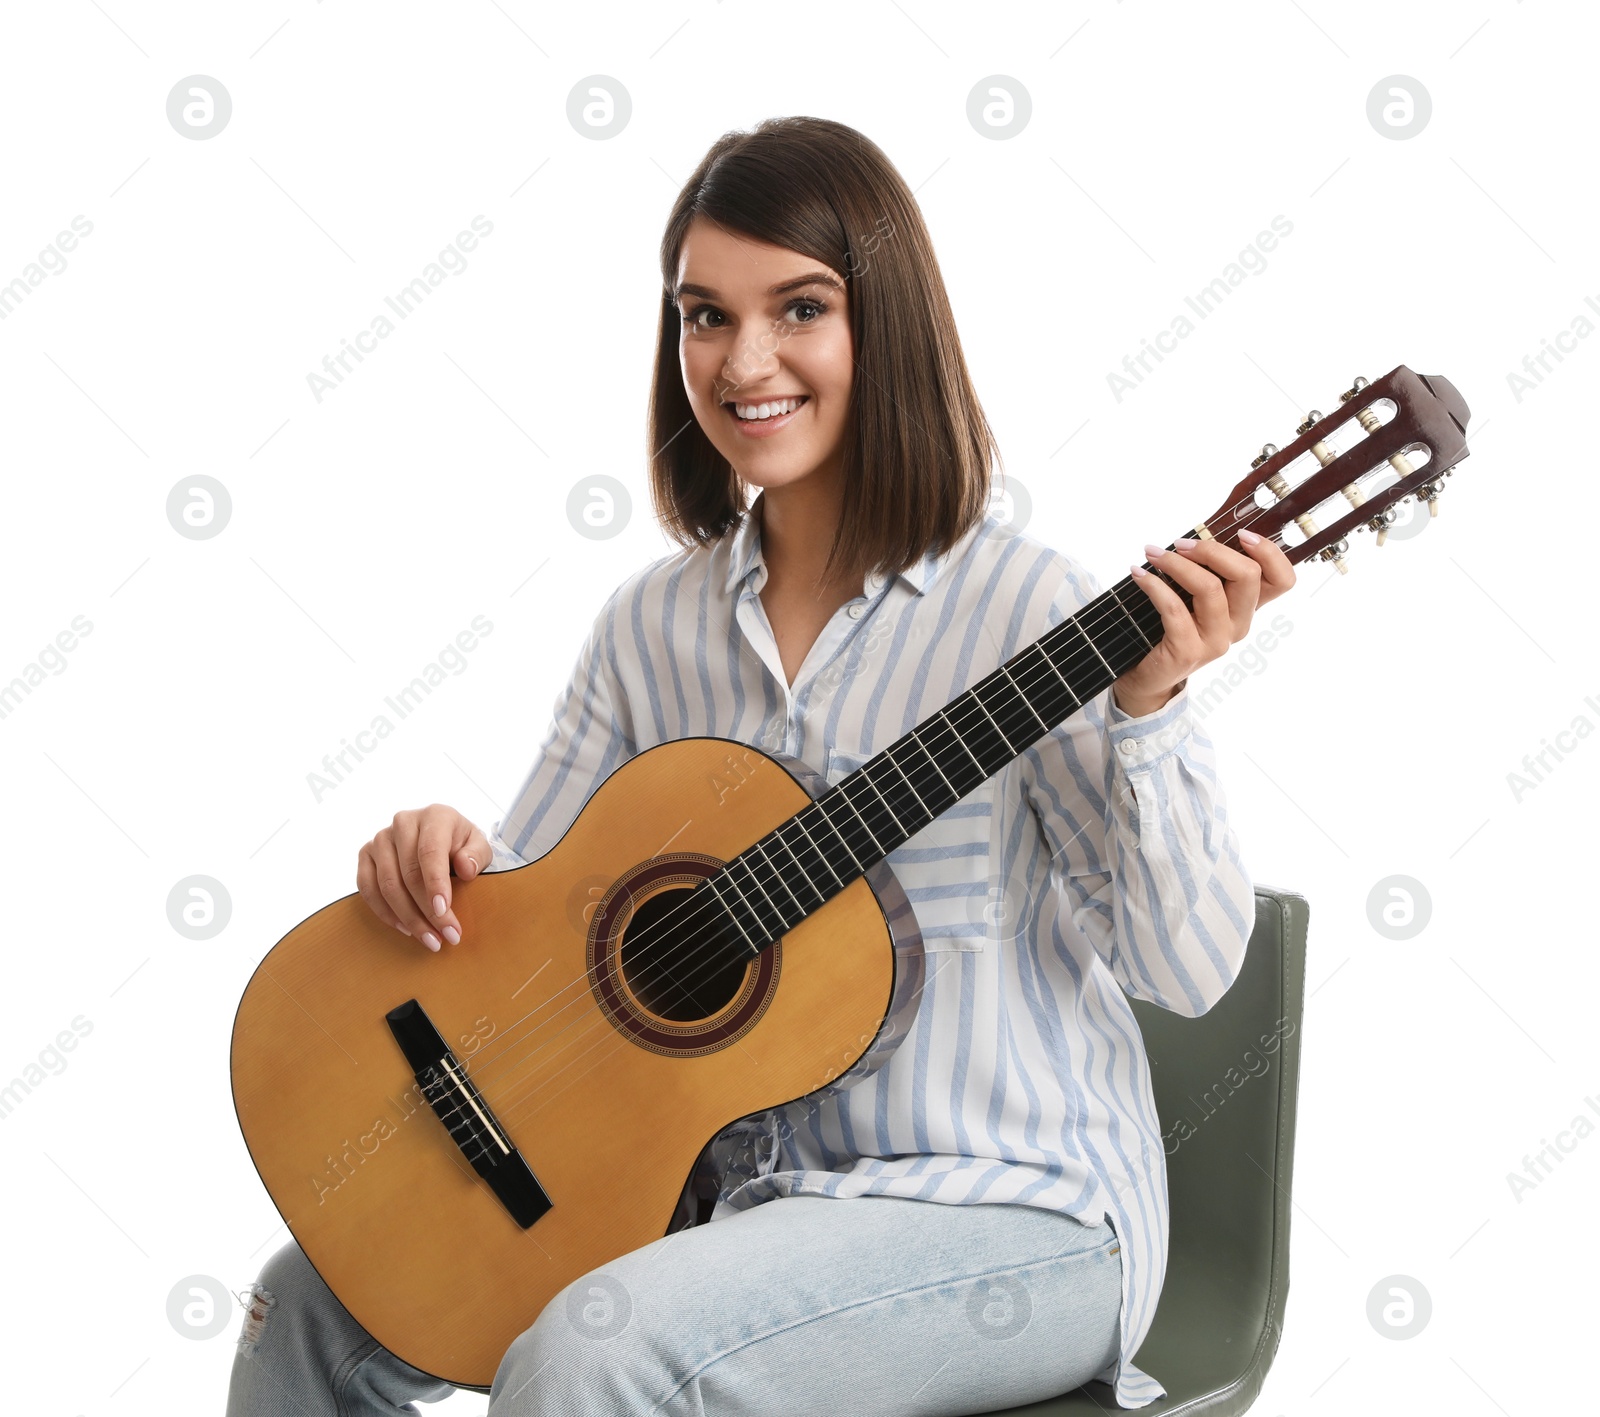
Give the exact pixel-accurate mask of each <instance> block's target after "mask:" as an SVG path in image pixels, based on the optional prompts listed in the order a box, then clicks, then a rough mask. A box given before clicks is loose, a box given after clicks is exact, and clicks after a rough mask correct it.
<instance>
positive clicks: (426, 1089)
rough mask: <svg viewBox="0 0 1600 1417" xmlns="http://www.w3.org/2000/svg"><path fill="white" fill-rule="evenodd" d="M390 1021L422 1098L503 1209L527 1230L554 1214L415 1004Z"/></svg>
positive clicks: (456, 1061) (406, 1005)
mask: <svg viewBox="0 0 1600 1417" xmlns="http://www.w3.org/2000/svg"><path fill="white" fill-rule="evenodd" d="M384 1018H385V1019H386V1020H387V1021H388V1024H389V1030H390V1032H392V1033H393V1034H394V1037H395V1042H396V1043H398V1044H399V1045H400V1051H401V1052H402V1053H404V1054H405V1058H406V1062H408V1063H409V1064H410V1065H411V1071H412V1074H413V1076H414V1077H415V1078H416V1080H417V1082H418V1084H419V1085H420V1086H421V1088H422V1095H423V1097H425V1098H426V1099H427V1102H428V1105H429V1106H430V1107H432V1108H433V1111H434V1115H435V1116H436V1117H438V1119H439V1120H440V1122H442V1123H443V1124H444V1129H445V1131H447V1132H448V1133H449V1134H450V1139H451V1140H452V1141H453V1142H455V1144H456V1146H457V1147H458V1148H459V1149H460V1151H461V1154H462V1155H463V1156H464V1157H466V1159H467V1161H468V1163H469V1164H470V1165H471V1167H472V1169H473V1170H474V1171H476V1172H477V1173H478V1175H480V1176H482V1177H483V1179H484V1181H485V1182H486V1183H487V1184H488V1187H489V1189H490V1190H491V1191H493V1192H494V1194H495V1196H496V1198H497V1199H498V1200H499V1202H500V1204H501V1205H503V1206H504V1207H505V1208H506V1210H507V1211H508V1212H509V1213H510V1215H511V1218H512V1219H513V1220H515V1221H516V1222H517V1224H518V1225H520V1226H521V1227H522V1228H523V1229H524V1230H526V1229H527V1228H528V1227H529V1226H530V1225H532V1224H533V1223H534V1222H535V1221H536V1220H538V1219H539V1217H540V1216H542V1215H543V1214H544V1213H545V1212H546V1211H547V1210H549V1209H550V1206H551V1201H550V1197H549V1196H548V1195H546V1194H545V1190H544V1187H543V1186H541V1185H540V1184H539V1178H538V1177H537V1176H535V1175H534V1174H533V1171H532V1170H531V1169H530V1168H529V1166H528V1163H527V1162H526V1161H525V1160H523V1157H522V1153H521V1152H520V1151H518V1150H517V1148H516V1147H515V1146H514V1145H513V1144H512V1142H511V1139H510V1138H509V1137H508V1136H507V1135H506V1133H505V1129H504V1128H503V1127H502V1126H501V1125H500V1123H499V1121H498V1120H497V1119H496V1118H495V1115H494V1112H493V1111H492V1110H491V1108H490V1107H489V1104H488V1103H487V1102H486V1101H484V1098H483V1094H482V1093H480V1092H479V1091H478V1089H477V1088H476V1087H474V1086H473V1083H472V1079H471V1078H470V1077H469V1076H468V1075H467V1070H466V1068H465V1067H463V1066H462V1064H461V1061H460V1059H458V1058H457V1057H456V1055H455V1054H454V1053H452V1052H451V1051H450V1048H449V1046H448V1045H447V1044H446V1043H445V1041H444V1039H443V1038H442V1037H441V1036H440V1034H439V1030H438V1029H437V1028H435V1027H434V1026H433V1020H432V1019H430V1018H429V1017H428V1014H427V1011H426V1010H425V1009H424V1008H423V1007H422V1005H421V1004H419V1003H418V1002H417V1001H416V1000H415V999H407V1000H406V1001H405V1003H403V1004H398V1005H396V1006H395V1007H394V1008H392V1009H390V1010H389V1012H388V1013H387V1014H385V1015H384Z"/></svg>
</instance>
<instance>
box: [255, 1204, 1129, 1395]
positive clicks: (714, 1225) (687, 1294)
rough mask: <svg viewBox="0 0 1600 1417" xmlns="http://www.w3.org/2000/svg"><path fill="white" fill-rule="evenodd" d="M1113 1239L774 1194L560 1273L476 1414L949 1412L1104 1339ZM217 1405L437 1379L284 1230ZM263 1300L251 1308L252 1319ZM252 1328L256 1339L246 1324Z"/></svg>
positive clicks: (975, 1212) (1110, 1341) (997, 1207)
mask: <svg viewBox="0 0 1600 1417" xmlns="http://www.w3.org/2000/svg"><path fill="white" fill-rule="evenodd" d="M1120 1254H1121V1246H1120V1244H1119V1243H1118V1241H1117V1237H1116V1234H1115V1232H1114V1231H1113V1230H1112V1229H1111V1227H1110V1226H1109V1225H1108V1224H1106V1223H1105V1222H1101V1223H1099V1224H1097V1225H1084V1224H1082V1223H1080V1222H1079V1221H1077V1220H1074V1219H1073V1218H1072V1217H1071V1216H1067V1215H1061V1214H1059V1213H1057V1212H1054V1211H1049V1210H1043V1209H1040V1208H1038V1207H1036V1206H1026V1205H1011V1204H972V1205H951V1204H946V1203H942V1202H936V1201H922V1200H911V1199H905V1198H902V1197H898V1196H857V1197H853V1198H849V1199H844V1198H840V1197H835V1196H818V1195H796V1196H779V1197H776V1198H775V1199H772V1200H768V1201H764V1202H762V1203H761V1204H759V1205H756V1206H753V1207H752V1208H751V1209H749V1210H744V1211H737V1212H733V1213H731V1214H725V1215H724V1216H723V1217H722V1218H720V1219H717V1220H711V1221H708V1222H706V1223H704V1224H701V1225H697V1226H693V1227H691V1228H689V1229H685V1230H680V1231H677V1232H675V1233H673V1234H671V1235H667V1236H664V1237H663V1238H662V1239H660V1240H656V1241H653V1242H652V1243H650V1244H648V1245H645V1246H643V1247H642V1248H641V1249H637V1250H634V1251H633V1252H631V1253H630V1254H626V1255H623V1256H621V1257H620V1258H618V1259H616V1260H615V1261H613V1262H612V1263H610V1264H608V1265H606V1266H604V1268H602V1269H599V1270H595V1271H593V1272H592V1273H590V1274H587V1275H584V1276H583V1277H582V1278H580V1279H577V1280H575V1281H573V1283H572V1284H570V1285H568V1286H567V1287H566V1288H565V1289H563V1290H562V1291H561V1292H560V1293H558V1294H556V1295H555V1296H554V1297H553V1298H552V1299H551V1300H550V1302H549V1303H547V1304H546V1305H545V1307H544V1310H543V1312H542V1313H541V1314H540V1315H539V1317H538V1319H537V1320H535V1322H534V1323H533V1324H532V1326H531V1327H529V1328H528V1329H526V1330H524V1331H523V1333H521V1334H520V1335H519V1336H518V1337H517V1338H516V1339H515V1340H514V1341H513V1342H512V1344H511V1347H510V1348H509V1349H508V1350H507V1351H506V1355H505V1357H504V1359H502V1360H501V1363H500V1368H499V1371H498V1372H497V1373H496V1375H495V1380H494V1387H493V1389H492V1391H491V1393H490V1397H489V1404H488V1410H489V1414H490V1417H535V1414H537V1417H619V1414H624V1413H641V1414H645V1413H660V1414H667V1415H668V1417H755V1415H756V1414H758V1413H759V1414H762V1415H763V1417H766V1414H770V1413H773V1412H782V1413H784V1414H785V1417H838V1414H840V1413H848V1412H860V1413H871V1414H872V1417H957V1415H958V1414H963V1413H976V1412H993V1411H997V1410H1002V1409H1005V1408H1008V1407H1014V1406H1019V1405H1021V1404H1023V1403H1028V1402H1033V1401H1036V1400H1038V1399H1039V1398H1044V1397H1051V1396H1055V1395H1057V1394H1059V1393H1063V1392H1068V1391H1070V1390H1071V1389H1073V1388H1075V1387H1077V1386H1078V1385H1079V1384H1081V1383H1083V1382H1085V1381H1086V1380H1087V1379H1089V1378H1090V1377H1092V1376H1093V1375H1094V1374H1095V1373H1097V1372H1099V1371H1100V1370H1101V1369H1102V1368H1104V1367H1105V1366H1106V1364H1108V1363H1109V1362H1110V1361H1111V1360H1112V1359H1113V1358H1114V1357H1115V1356H1116V1353H1117V1347H1118V1320H1119V1318H1120V1311H1121V1304H1122V1261H1121V1259H1120V1258H1119V1256H1120ZM258 1284H259V1286H260V1289H261V1290H264V1291H265V1294H262V1295H259V1296H258V1297H257V1298H256V1301H255V1305H254V1313H255V1316H256V1318H259V1319H260V1321H259V1322H256V1318H251V1317H247V1319H246V1328H245V1332H244V1333H243V1334H242V1335H241V1338H240V1343H239V1348H238V1351H237V1353H236V1355H235V1357H234V1362H233V1376H232V1381H231V1383H230V1386H229V1389H228V1408H227V1411H228V1417H377V1414H380V1413H381V1414H394V1413H414V1412H416V1411H417V1409H416V1408H415V1407H413V1406H411V1401H412V1400H413V1399H416V1400H418V1401H422V1402H437V1401H439V1400H441V1399H442V1398H444V1397H446V1396H448V1395H449V1394H450V1393H451V1392H452V1391H453V1390H454V1389H453V1388H452V1387H451V1386H450V1384H448V1383H445V1382H441V1381H439V1380H438V1379H436V1378H431V1377H428V1376H427V1375H426V1374H424V1373H421V1372H419V1371H418V1370H417V1369H415V1368H413V1367H411V1366H410V1365H409V1364H407V1363H403V1362H402V1361H401V1360H400V1359H398V1358H397V1357H395V1356H394V1355H393V1354H392V1353H390V1352H389V1351H388V1350H387V1349H385V1348H383V1347H381V1346H379V1344H378V1342H377V1341H376V1340H375V1339H374V1338H372V1337H371V1336H370V1335H369V1334H368V1333H367V1332H366V1330H365V1329H363V1328H362V1327H361V1326H360V1325H359V1324H357V1323H356V1321H355V1320H354V1319H353V1318H352V1317H351V1316H350V1315H349V1313H347V1312H346V1311H345V1309H344V1307H343V1305H341V1304H340V1303H339V1301H338V1300H337V1299H336V1298H334V1296H333V1294H332V1292H331V1291H330V1290H329V1289H328V1287H327V1285H325V1284H324V1283H323V1282H322V1280H321V1278H320V1277H319V1276H318V1275H317V1273H316V1271H315V1270H314V1269H312V1267H311V1265H310V1263H309V1262H308V1261H307V1259H306V1257H305V1255H304V1253H303V1252H302V1251H301V1249H300V1247H299V1245H297V1244H295V1243H294V1242H292V1241H291V1242H290V1243H289V1244H288V1245H286V1246H285V1247H284V1248H283V1249H281V1250H279V1251H278V1252H277V1253H276V1254H274V1255H273V1256H272V1257H271V1258H270V1259H269V1260H268V1261H267V1263H266V1265H265V1267H264V1268H263V1270H262V1273H261V1278H260V1280H259V1281H258ZM262 1316H264V1317H262ZM252 1340H253V1341H252Z"/></svg>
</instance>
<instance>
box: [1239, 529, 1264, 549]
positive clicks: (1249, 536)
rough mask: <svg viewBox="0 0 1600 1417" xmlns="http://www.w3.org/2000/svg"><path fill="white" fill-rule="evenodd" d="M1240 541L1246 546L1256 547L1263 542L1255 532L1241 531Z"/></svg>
mask: <svg viewBox="0 0 1600 1417" xmlns="http://www.w3.org/2000/svg"><path fill="white" fill-rule="evenodd" d="M1239 540H1240V541H1242V542H1244V544H1245V545H1246V546H1254V545H1255V544H1256V542H1258V541H1260V540H1261V538H1260V537H1259V536H1257V535H1256V534H1255V532H1253V531H1241V532H1240V533H1239Z"/></svg>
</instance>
